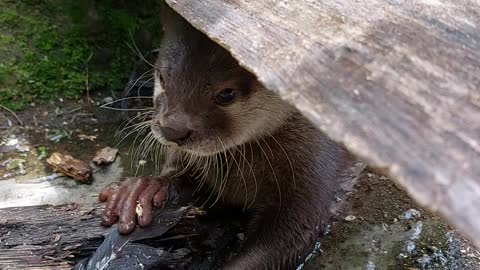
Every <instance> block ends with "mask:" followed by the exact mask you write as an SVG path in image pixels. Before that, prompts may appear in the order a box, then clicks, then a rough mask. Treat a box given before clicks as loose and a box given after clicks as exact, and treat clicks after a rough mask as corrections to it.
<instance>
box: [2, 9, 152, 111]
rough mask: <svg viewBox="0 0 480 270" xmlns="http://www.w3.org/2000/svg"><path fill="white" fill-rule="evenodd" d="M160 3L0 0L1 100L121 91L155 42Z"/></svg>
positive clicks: (15, 104) (16, 106)
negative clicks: (139, 55) (140, 56)
mask: <svg viewBox="0 0 480 270" xmlns="http://www.w3.org/2000/svg"><path fill="white" fill-rule="evenodd" d="M158 2H159V1H111V0H100V1H94V0H85V1H83V0H82V1H70V0H43V1H42V0H21V1H18V0H14V1H12V0H0V104H2V105H4V106H6V107H8V108H10V109H13V110H20V109H23V108H25V107H26V106H27V105H28V104H31V103H41V102H45V101H48V100H51V99H54V98H56V97H62V98H73V99H76V98H79V97H81V96H82V94H84V93H85V91H86V82H87V73H88V85H89V89H90V91H118V90H121V89H122V88H123V86H124V84H125V83H126V80H127V77H128V75H129V70H130V69H131V68H132V65H133V63H134V62H135V61H136V59H137V56H136V55H135V52H134V51H132V49H130V48H129V46H128V45H127V43H130V44H132V43H133V40H135V42H137V43H139V46H140V47H141V48H144V49H147V48H152V47H154V46H155V43H156V42H158V38H159V37H160V34H161V32H160V26H159V24H158V21H159V17H158V14H159V3H158Z"/></svg>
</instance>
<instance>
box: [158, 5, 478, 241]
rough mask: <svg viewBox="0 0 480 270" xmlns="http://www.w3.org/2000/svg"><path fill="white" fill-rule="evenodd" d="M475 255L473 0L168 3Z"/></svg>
mask: <svg viewBox="0 0 480 270" xmlns="http://www.w3.org/2000/svg"><path fill="white" fill-rule="evenodd" d="M167 3H168V4H169V5H170V6H171V7H172V8H174V9H175V10H176V11H177V12H179V13H180V14H181V15H182V16H183V17H185V18H186V19H187V20H188V21H189V22H190V23H191V24H192V25H194V26H195V27H196V28H198V29H200V30H201V31H202V32H204V33H206V34H207V35H208V36H209V37H211V38H212V39H213V40H214V41H216V42H217V43H219V44H221V45H222V46H224V47H225V48H226V49H227V50H229V51H230V52H231V53H232V55H233V56H234V57H235V58H236V59H238V61H239V62H240V63H241V64H242V65H243V66H245V67H246V68H247V69H249V70H250V71H251V72H253V73H254V74H256V75H257V77H258V78H259V80H260V81H261V82H262V83H263V84H264V85H265V86H266V87H267V88H269V89H271V90H273V91H275V92H277V93H278V94H279V95H280V96H282V97H283V98H284V99H285V100H287V101H289V102H291V103H292V104H295V105H296V106H297V108H298V109H300V110H301V111H302V112H303V113H304V114H305V115H306V116H307V117H308V118H309V119H310V120H311V121H312V122H313V123H315V124H316V125H317V126H318V127H319V128H321V129H322V130H324V131H325V132H326V133H327V134H328V135H329V136H330V137H332V138H333V139H335V140H337V141H338V142H341V143H344V144H345V145H346V146H347V147H348V148H349V149H350V150H351V151H352V152H354V153H356V154H358V155H359V156H360V157H362V158H364V159H365V160H366V161H367V162H369V163H370V165H372V166H374V167H376V168H379V169H382V170H384V171H387V172H388V173H390V174H391V175H392V176H393V177H394V178H395V179H396V181H398V182H399V183H400V184H401V185H402V186H403V187H405V189H406V190H407V191H408V192H409V194H410V195H411V196H412V197H413V198H415V199H416V200H417V201H418V202H419V203H420V204H421V205H423V206H426V207H428V208H429V209H431V210H432V211H436V212H439V213H441V214H442V215H444V216H445V217H446V218H448V220H450V221H451V223H453V224H454V225H456V226H457V227H458V228H459V229H461V230H462V231H463V232H464V233H465V234H466V235H468V236H469V237H470V238H471V239H472V240H473V241H474V243H475V244H476V245H477V246H480V166H479V165H480V2H479V1H478V0H462V1H453V0H450V1H448V0H418V1H412V0H371V1H350V0H324V1H314V0H297V1H288V0H250V1H243V0H242V1H241V0H195V1H189V0H167Z"/></svg>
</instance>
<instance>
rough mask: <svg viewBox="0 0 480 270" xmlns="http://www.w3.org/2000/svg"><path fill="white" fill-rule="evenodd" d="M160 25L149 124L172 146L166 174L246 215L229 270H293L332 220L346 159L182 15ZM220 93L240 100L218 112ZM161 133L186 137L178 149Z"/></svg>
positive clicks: (170, 15) (169, 17)
mask: <svg viewBox="0 0 480 270" xmlns="http://www.w3.org/2000/svg"><path fill="white" fill-rule="evenodd" d="M164 20H165V21H164V25H165V33H164V40H163V43H162V47H161V50H160V56H159V59H158V62H157V67H158V68H157V70H156V72H155V77H156V81H155V85H156V89H155V97H154V103H155V108H156V112H155V115H154V118H153V121H152V132H153V133H154V135H155V136H156V138H157V139H158V140H159V141H160V142H162V143H164V144H167V145H170V146H169V147H167V151H166V152H167V155H168V156H169V160H170V161H171V162H170V163H169V164H167V166H166V167H165V170H164V172H165V173H164V175H163V176H164V177H167V176H168V175H170V174H172V172H178V171H182V170H184V169H185V167H187V168H190V169H191V171H193V172H194V173H195V175H196V178H197V180H198V181H199V185H200V186H203V187H204V188H206V189H207V190H208V191H209V192H212V193H211V194H212V196H211V198H210V202H211V203H215V202H216V201H218V200H220V199H221V200H222V201H223V202H225V203H227V204H231V205H235V206H239V207H243V208H244V209H245V210H246V211H248V212H249V213H250V214H251V224H250V227H249V230H248V234H247V239H246V242H245V244H244V246H243V248H242V251H241V252H240V253H239V254H237V255H236V256H235V257H234V258H233V259H232V260H231V261H230V262H228V263H227V265H226V266H225V268H226V269H294V268H295V267H296V266H297V265H298V264H299V262H301V261H302V260H303V258H304V257H305V255H306V254H307V253H308V252H309V251H310V250H311V249H312V246H313V244H314V242H315V241H316V239H317V237H318V236H319V233H320V231H321V228H322V225H324V223H325V222H326V221H327V220H328V218H329V208H330V206H331V204H332V202H333V201H334V196H335V192H336V191H337V188H338V182H337V179H338V178H339V175H340V173H341V171H342V170H343V169H344V168H345V166H346V161H347V160H348V159H347V157H348V154H347V153H346V152H345V151H344V150H343V149H342V148H341V147H340V146H338V145H336V144H335V143H333V142H332V141H330V140H329V139H328V138H326V136H325V135H324V134H323V133H322V132H320V131H319V130H317V129H316V128H315V127H313V126H312V124H311V123H310V122H309V121H307V120H306V119H305V118H304V117H303V116H302V115H301V114H300V113H299V112H298V111H297V110H296V109H294V108H293V107H292V106H290V105H288V104H287V103H285V102H283V101H282V100H281V99H280V98H279V97H277V96H276V95H275V94H273V93H272V92H270V91H268V90H266V89H265V88H264V87H263V86H262V85H261V84H260V83H259V82H258V81H257V80H256V78H255V77H254V76H253V75H252V74H250V73H249V72H247V71H246V70H245V69H243V68H241V67H240V66H239V65H238V63H237V62H236V61H235V60H234V59H233V58H232V57H231V56H230V55H229V54H228V52H227V51H225V50H224V49H223V48H221V47H220V46H218V45H216V44H215V43H214V42H212V41H210V40H209V39H208V38H207V37H205V36H204V35H203V34H201V33H200V32H198V31H197V30H195V29H193V27H191V26H189V25H188V23H186V22H185V21H184V20H183V19H182V18H180V17H179V16H177V15H175V14H174V13H173V12H172V11H169V10H168V9H166V13H165V14H164ZM225 88H232V89H235V90H237V98H236V100H235V102H233V103H232V104H229V105H226V106H219V105H217V104H215V102H214V98H215V96H216V95H217V94H218V93H219V91H221V90H222V89H225ZM165 126H167V127H175V128H179V127H182V128H188V129H189V130H191V131H192V133H191V134H192V135H191V136H190V137H189V138H188V139H187V140H186V141H185V143H182V145H176V144H175V143H172V142H168V141H167V140H166V139H165V137H164V136H163V135H162V131H161V128H162V127H165ZM178 161H180V162H178Z"/></svg>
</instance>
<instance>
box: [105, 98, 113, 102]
mask: <svg viewBox="0 0 480 270" xmlns="http://www.w3.org/2000/svg"><path fill="white" fill-rule="evenodd" d="M103 102H105V103H111V102H113V97H105V98H104V99H103Z"/></svg>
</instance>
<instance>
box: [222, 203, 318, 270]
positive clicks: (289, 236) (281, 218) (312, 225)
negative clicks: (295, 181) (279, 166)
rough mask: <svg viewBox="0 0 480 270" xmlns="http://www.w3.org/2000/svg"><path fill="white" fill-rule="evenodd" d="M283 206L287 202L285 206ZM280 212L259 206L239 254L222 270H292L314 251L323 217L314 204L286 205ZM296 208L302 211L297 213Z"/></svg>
mask: <svg viewBox="0 0 480 270" xmlns="http://www.w3.org/2000/svg"><path fill="white" fill-rule="evenodd" d="M286 203H287V202H286ZM288 203H290V205H283V206H281V209H280V210H278V208H277V209H275V207H267V208H265V207H264V206H261V207H259V208H258V209H257V211H256V214H255V217H254V218H253V220H252V222H251V226H250V227H249V230H248V231H247V238H246V242H245V243H244V245H243V247H242V250H241V251H240V253H239V254H237V255H236V256H235V257H233V259H232V260H231V261H230V262H228V263H227V264H226V266H225V268H224V269H226V270H244V269H255V270H264V269H265V270H266V269H268V270H270V269H272V270H273V269H275V270H278V269H281V270H287V269H296V268H297V266H298V264H299V263H301V262H302V261H303V260H304V257H305V255H306V254H308V253H309V252H310V251H311V250H312V249H313V247H314V244H315V241H316V240H317V238H318V237H319V235H320V227H321V226H320V221H321V218H322V217H323V216H324V215H323V213H321V209H318V208H317V209H315V206H314V205H315V203H312V204H311V205H308V204H300V205H299V204H297V203H298V201H297V202H295V201H293V202H288ZM298 207H302V208H301V211H299V208H298Z"/></svg>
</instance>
